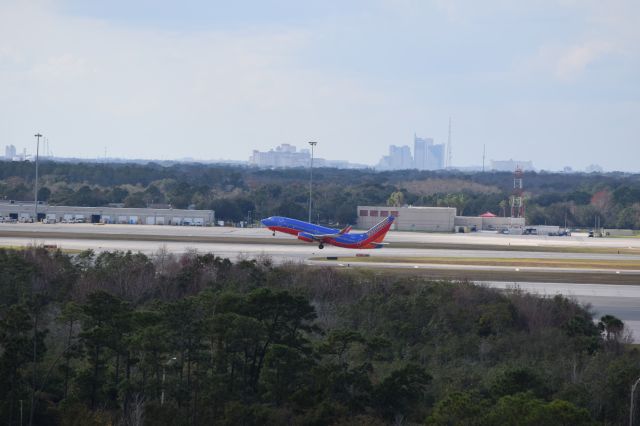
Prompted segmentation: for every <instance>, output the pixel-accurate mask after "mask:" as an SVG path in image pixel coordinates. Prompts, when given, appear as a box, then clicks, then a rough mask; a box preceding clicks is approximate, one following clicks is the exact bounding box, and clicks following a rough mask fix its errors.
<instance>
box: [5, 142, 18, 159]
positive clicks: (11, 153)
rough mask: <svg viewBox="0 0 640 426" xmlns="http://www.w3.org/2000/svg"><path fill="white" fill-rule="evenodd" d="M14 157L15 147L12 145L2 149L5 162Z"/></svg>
mask: <svg viewBox="0 0 640 426" xmlns="http://www.w3.org/2000/svg"><path fill="white" fill-rule="evenodd" d="M15 156H16V147H15V146H13V145H7V146H6V147H5V149H4V157H5V158H6V159H7V160H12V159H13V157H15Z"/></svg>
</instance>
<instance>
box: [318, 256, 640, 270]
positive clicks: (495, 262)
mask: <svg viewBox="0 0 640 426" xmlns="http://www.w3.org/2000/svg"><path fill="white" fill-rule="evenodd" d="M311 260H316V261H321V260H326V258H321V257H316V258H312V259H311ZM337 260H338V261H339V262H346V263H389V264H396V263H411V264H416V265H423V264H430V265H466V266H504V267H506V266H511V267H523V268H524V267H538V268H577V269H612V270H640V261H639V260H607V259H540V258H522V259H518V258H498V257H486V258H485V257H392V256H386V257H385V256H376V257H338V259H337Z"/></svg>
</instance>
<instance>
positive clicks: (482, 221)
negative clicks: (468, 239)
mask: <svg viewBox="0 0 640 426" xmlns="http://www.w3.org/2000/svg"><path fill="white" fill-rule="evenodd" d="M456 213H457V211H456V209H455V207H414V206H403V207H388V206H358V222H357V227H358V228H359V229H368V228H371V227H372V226H374V225H375V224H376V223H378V222H379V221H380V220H382V218H384V217H386V216H389V215H393V216H395V217H396V221H395V223H394V224H393V227H392V228H391V229H394V230H397V231H426V232H468V231H471V230H478V231H480V230H490V231H500V230H504V229H508V230H510V231H516V232H517V233H519V232H522V229H523V228H524V218H514V217H499V216H494V215H481V216H457V215H456Z"/></svg>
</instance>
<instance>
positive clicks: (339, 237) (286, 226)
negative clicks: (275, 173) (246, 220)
mask: <svg viewBox="0 0 640 426" xmlns="http://www.w3.org/2000/svg"><path fill="white" fill-rule="evenodd" d="M395 219H396V218H395V217H393V216H389V217H387V218H385V219H384V220H382V222H380V223H378V224H377V225H376V226H374V227H373V228H371V229H369V230H368V231H366V232H361V233H355V234H350V233H349V232H350V231H351V226H347V227H346V228H344V229H334V228H327V227H325V226H320V225H314V224H313V223H309V222H303V221H301V220H296V219H291V218H288V217H281V216H271V217H268V218H266V219H262V220H261V222H262V224H263V225H264V226H266V227H267V228H269V229H270V230H271V231H273V235H276V231H278V232H284V233H287V234H291V235H295V236H296V237H298V239H299V240H302V241H306V242H308V243H314V242H315V243H318V248H320V249H321V248H324V245H325V244H331V245H334V246H337V247H344V248H352V249H376V248H382V247H383V246H384V245H385V244H386V243H383V242H382V240H383V239H384V236H385V235H386V234H387V231H389V228H391V224H392V223H393V221H394V220H395Z"/></svg>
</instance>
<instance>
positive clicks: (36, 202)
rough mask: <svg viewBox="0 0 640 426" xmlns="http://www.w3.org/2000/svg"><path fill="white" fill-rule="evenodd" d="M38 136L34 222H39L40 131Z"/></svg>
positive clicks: (36, 135)
mask: <svg viewBox="0 0 640 426" xmlns="http://www.w3.org/2000/svg"><path fill="white" fill-rule="evenodd" d="M34 136H35V137H36V140H37V142H36V183H35V185H34V186H35V190H34V192H35V202H34V209H33V211H34V214H35V216H34V218H33V222H34V223H37V222H38V157H39V155H40V138H41V137H42V135H41V134H40V133H36V134H35V135H34Z"/></svg>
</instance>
